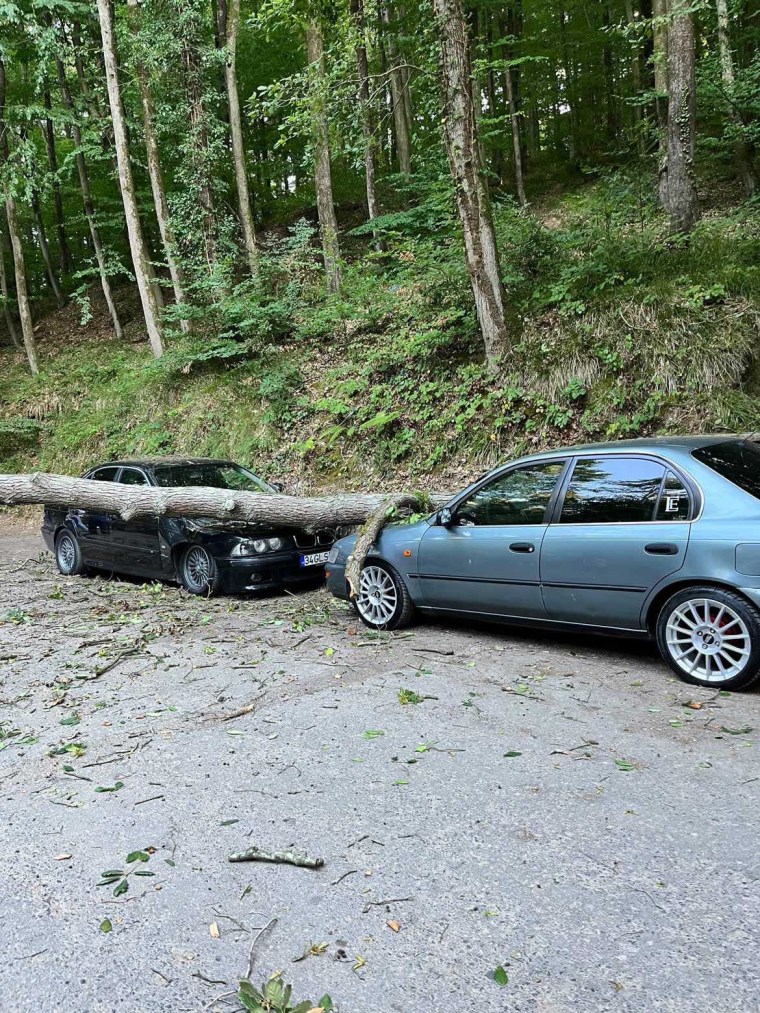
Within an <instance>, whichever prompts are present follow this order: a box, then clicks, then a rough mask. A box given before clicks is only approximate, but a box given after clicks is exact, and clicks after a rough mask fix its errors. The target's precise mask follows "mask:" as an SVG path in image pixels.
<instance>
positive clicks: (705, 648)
mask: <svg viewBox="0 0 760 1013" xmlns="http://www.w3.org/2000/svg"><path fill="white" fill-rule="evenodd" d="M666 643H667V647H668V651H669V652H670V656H671V658H672V659H673V661H674V662H675V663H676V665H677V666H678V667H679V668H680V669H681V670H682V671H683V672H685V673H686V675H690V676H694V677H695V678H698V679H703V680H704V681H705V682H712V683H720V682H725V681H727V680H728V679H733V678H735V677H736V676H737V675H739V674H740V673H741V672H742V671H743V669H744V668H745V667H746V665H747V661H748V659H749V656H750V653H751V650H752V643H751V639H750V633H749V630H748V628H747V625H746V624H745V622H744V620H743V619H742V618H741V616H740V615H739V614H738V613H737V612H735V611H734V610H733V609H732V608H731V606H730V605H726V604H725V603H724V602H720V601H715V600H714V599H712V598H692V599H689V600H688V601H685V602H681V604H679V605H677V606H676V607H675V608H674V609H673V611H672V612H671V614H670V616H669V617H668V622H667V626H666Z"/></svg>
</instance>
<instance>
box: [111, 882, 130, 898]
mask: <svg viewBox="0 0 760 1013" xmlns="http://www.w3.org/2000/svg"><path fill="white" fill-rule="evenodd" d="M128 889H129V880H128V879H122V881H121V883H119V885H118V886H117V887H116V889H115V890H114V892H113V895H114V897H121V895H122V894H123V893H126V892H127V890H128Z"/></svg>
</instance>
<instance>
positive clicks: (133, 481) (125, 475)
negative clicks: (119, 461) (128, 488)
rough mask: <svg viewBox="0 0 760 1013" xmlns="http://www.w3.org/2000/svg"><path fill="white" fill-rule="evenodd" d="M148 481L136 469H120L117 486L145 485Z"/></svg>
mask: <svg viewBox="0 0 760 1013" xmlns="http://www.w3.org/2000/svg"><path fill="white" fill-rule="evenodd" d="M147 484H148V480H147V478H146V477H145V475H143V473H142V472H141V471H138V470H137V469H136V468H122V469H121V475H120V476H119V485H147Z"/></svg>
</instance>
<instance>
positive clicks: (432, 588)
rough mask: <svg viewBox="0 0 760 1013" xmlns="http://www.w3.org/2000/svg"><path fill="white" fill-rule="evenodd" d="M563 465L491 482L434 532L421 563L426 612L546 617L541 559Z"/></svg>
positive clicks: (534, 466)
mask: <svg viewBox="0 0 760 1013" xmlns="http://www.w3.org/2000/svg"><path fill="white" fill-rule="evenodd" d="M564 468H565V462H564V461H563V460H553V461H539V462H534V463H531V464H525V465H518V466H516V467H514V468H510V469H508V470H506V471H502V472H500V473H499V474H498V475H496V476H491V477H489V478H487V479H486V480H485V481H484V482H483V483H481V485H479V486H477V487H476V488H475V489H474V490H472V491H471V492H468V493H467V494H466V496H465V497H464V498H463V499H462V500H461V501H460V502H458V503H455V504H454V506H453V508H452V511H451V523H450V524H449V525H447V526H443V525H441V524H435V525H431V527H430V528H429V529H428V530H427V531H426V532H425V534H424V535H423V537H422V541H421V543H420V548H419V556H418V569H419V574H418V576H419V579H420V589H421V593H422V597H423V600H424V604H425V605H426V606H428V607H432V608H439V609H450V610H455V611H458V612H476V613H483V614H485V615H496V616H516V617H533V618H544V617H545V615H546V612H545V609H544V604H543V599H542V597H541V588H540V583H539V555H540V549H541V542H542V540H543V538H544V534H545V532H546V519H547V515H548V510H549V507H550V505H551V503H552V498H553V496H554V493H555V491H556V489H557V487H558V481H559V479H560V477H561V475H562V473H563V470H564Z"/></svg>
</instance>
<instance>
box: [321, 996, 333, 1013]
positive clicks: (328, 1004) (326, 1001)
mask: <svg viewBox="0 0 760 1013" xmlns="http://www.w3.org/2000/svg"><path fill="white" fill-rule="evenodd" d="M317 1006H321V1007H322V1009H323V1010H324V1011H325V1013H330V1011H331V1010H332V1008H333V1001H332V999H331V998H330V996H329V995H327V994H326V993H325V995H323V996H322V998H321V999H320V1000H319V1002H318V1003H317Z"/></svg>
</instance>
